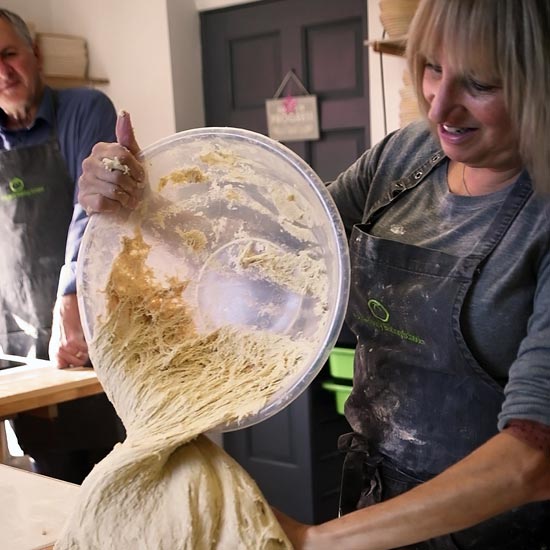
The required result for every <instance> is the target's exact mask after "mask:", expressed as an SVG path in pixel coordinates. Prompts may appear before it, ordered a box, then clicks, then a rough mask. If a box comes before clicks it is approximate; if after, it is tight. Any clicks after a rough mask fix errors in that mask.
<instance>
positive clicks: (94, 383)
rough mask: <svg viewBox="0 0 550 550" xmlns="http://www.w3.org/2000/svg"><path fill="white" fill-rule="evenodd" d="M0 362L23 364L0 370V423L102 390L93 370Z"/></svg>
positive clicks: (1, 446)
mask: <svg viewBox="0 0 550 550" xmlns="http://www.w3.org/2000/svg"><path fill="white" fill-rule="evenodd" d="M0 358H1V359H5V360H8V361H14V362H25V363H26V364H24V365H22V366H18V367H11V368H7V369H2V370H0V420H1V419H3V418H10V417H13V416H15V415H16V414H17V413H20V412H24V411H31V410H32V411H36V414H42V415H44V414H48V413H51V412H54V411H52V408H55V405H57V404H58V403H62V402H63V401H70V400H71V399H78V398H80V397H87V396H89V395H95V394H98V393H101V392H102V391H103V388H102V387H101V384H100V383H99V380H98V379H97V376H96V374H95V372H94V370H93V369H91V368H86V367H73V368H70V369H58V368H57V367H56V366H55V365H54V364H53V363H51V362H50V361H43V360H40V359H27V358H20V357H16V356H13V355H1V354H0ZM6 457H7V449H6V448H5V434H4V423H3V422H0V462H5V458H6Z"/></svg>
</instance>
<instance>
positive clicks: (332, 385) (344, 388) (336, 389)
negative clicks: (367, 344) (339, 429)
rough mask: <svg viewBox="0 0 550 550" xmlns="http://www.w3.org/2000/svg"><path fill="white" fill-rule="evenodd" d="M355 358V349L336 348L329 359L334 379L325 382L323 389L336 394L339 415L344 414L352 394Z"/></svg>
mask: <svg viewBox="0 0 550 550" xmlns="http://www.w3.org/2000/svg"><path fill="white" fill-rule="evenodd" d="M354 357H355V350H354V349H353V348H339V347H336V348H334V349H333V350H332V353H331V354H330V357H329V359H328V364H329V369H330V375H331V376H332V379H331V380H327V381H326V382H323V388H324V389H325V390H328V391H330V392H332V393H334V397H335V400H336V410H337V411H338V413H339V414H344V404H345V402H346V399H347V398H348V397H349V394H350V392H351V387H352V380H353V359H354Z"/></svg>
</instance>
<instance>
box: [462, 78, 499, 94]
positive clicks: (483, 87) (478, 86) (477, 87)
mask: <svg viewBox="0 0 550 550" xmlns="http://www.w3.org/2000/svg"><path fill="white" fill-rule="evenodd" d="M468 85H469V86H470V88H471V89H472V90H474V91H475V92H480V93H488V92H493V91H494V90H496V89H497V88H498V86H495V85H494V84H485V83H484V82H479V81H478V80H475V79H474V78H470V79H469V81H468Z"/></svg>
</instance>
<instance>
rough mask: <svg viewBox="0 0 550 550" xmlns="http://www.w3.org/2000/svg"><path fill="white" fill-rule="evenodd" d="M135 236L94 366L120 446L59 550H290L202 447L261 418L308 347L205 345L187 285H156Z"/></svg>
mask: <svg viewBox="0 0 550 550" xmlns="http://www.w3.org/2000/svg"><path fill="white" fill-rule="evenodd" d="M148 254H149V246H148V245H147V243H146V242H145V241H144V240H143V238H142V236H141V234H140V232H139V230H138V231H136V234H135V235H134V236H133V237H127V238H125V239H124V242H123V249H122V251H121V253H120V254H119V255H118V257H117V258H116V259H115V261H114V263H113V266H112V270H111V272H110V276H109V281H108V284H107V287H106V289H105V292H106V304H107V307H106V313H105V314H104V316H103V317H102V318H100V319H98V322H97V324H96V326H95V328H94V338H93V341H92V342H91V343H90V356H91V358H92V361H93V364H94V365H95V368H96V371H97V375H98V378H99V379H100V381H101V383H102V385H103V387H104V389H105V392H106V393H107V395H108V397H109V399H110V400H111V401H112V403H113V405H114V406H115V409H116V410H117V413H118V414H119V416H120V418H121V419H122V421H123V423H124V425H125V427H126V431H127V438H126V440H125V441H124V442H123V443H121V444H119V445H117V446H116V447H115V448H114V449H113V451H112V452H111V453H110V454H109V455H108V456H107V457H106V458H105V459H104V460H103V461H101V462H100V463H99V464H98V465H96V467H95V468H94V469H93V470H92V472H91V473H90V475H89V476H88V477H87V478H86V479H85V481H84V483H83V485H82V488H81V493H80V496H79V501H78V503H77V506H76V508H75V509H74V512H73V514H72V516H71V517H70V518H69V521H68V523H67V524H66V526H65V528H64V530H63V533H62V534H61V537H60V539H59V540H58V542H57V544H56V545H55V549H56V550H92V549H94V550H127V549H128V550H129V549H132V550H177V549H189V550H203V549H204V550H211V549H219V550H238V549H243V550H244V549H247V550H248V549H254V550H263V549H265V550H277V549H289V548H291V544H290V542H289V541H288V539H287V538H286V536H285V534H284V532H283V531H282V529H281V527H280V525H279V524H278V522H277V520H276V519H275V516H274V515H273V513H272V511H271V509H270V507H269V505H268V504H267V502H266V501H265V499H264V497H263V495H262V494H261V492H260V491H259V489H258V487H257V486H256V484H255V483H254V481H253V480H252V479H251V478H250V477H249V476H248V474H247V473H246V472H245V471H244V470H243V469H242V468H241V467H240V466H239V465H238V464H237V463H236V462H235V461H233V459H231V457H229V456H228V455H227V454H226V453H225V452H224V451H223V449H221V448H220V447H218V446H217V445H215V444H214V443H212V442H211V441H210V440H209V439H208V438H207V437H206V436H205V435H202V434H204V433H206V432H208V431H209V430H211V429H213V428H215V427H217V426H220V425H223V424H224V423H226V422H229V421H234V420H235V419H238V418H243V417H246V416H247V415H250V414H254V413H257V412H258V411H259V410H261V408H262V407H263V406H264V405H265V403H266V401H268V400H269V398H270V397H271V396H273V394H274V393H275V392H277V391H278V390H280V388H281V385H282V382H283V380H285V379H286V380H288V377H291V376H292V375H293V373H295V372H296V370H297V369H298V368H299V366H300V365H302V364H303V360H304V357H307V356H309V355H310V354H311V352H312V350H311V343H308V342H307V341H301V340H296V339H293V340H291V339H290V338H288V337H286V336H282V335H276V334H273V333H269V332H262V331H254V330H252V329H245V328H240V329H236V328H231V327H227V328H222V329H219V330H217V331H215V332H213V333H210V334H206V335H200V334H198V333H197V331H196V328H195V326H194V323H193V320H192V315H191V312H189V311H188V310H187V308H186V305H185V303H184V302H183V300H182V293H183V291H184V290H185V288H186V282H185V281H179V280H176V279H173V280H170V281H168V284H165V285H163V284H160V283H159V282H158V281H156V280H155V277H154V274H153V273H152V271H151V269H150V268H149V267H148V266H147V262H146V260H147V257H148Z"/></svg>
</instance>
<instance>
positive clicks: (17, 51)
mask: <svg viewBox="0 0 550 550" xmlns="http://www.w3.org/2000/svg"><path fill="white" fill-rule="evenodd" d="M40 69H41V63H40V59H39V57H38V54H37V52H36V50H35V49H33V47H31V46H30V45H29V44H27V43H26V42H25V40H23V38H22V37H21V36H19V34H18V33H17V32H16V31H15V30H14V28H13V27H12V26H11V24H10V23H9V22H8V21H6V20H5V19H2V18H0V108H1V109H3V110H4V111H5V112H6V113H7V114H8V116H21V114H22V113H25V112H26V113H28V112H31V111H33V110H34V109H37V108H38V105H39V103H40V97H41V92H42V81H41V75H40Z"/></svg>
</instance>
